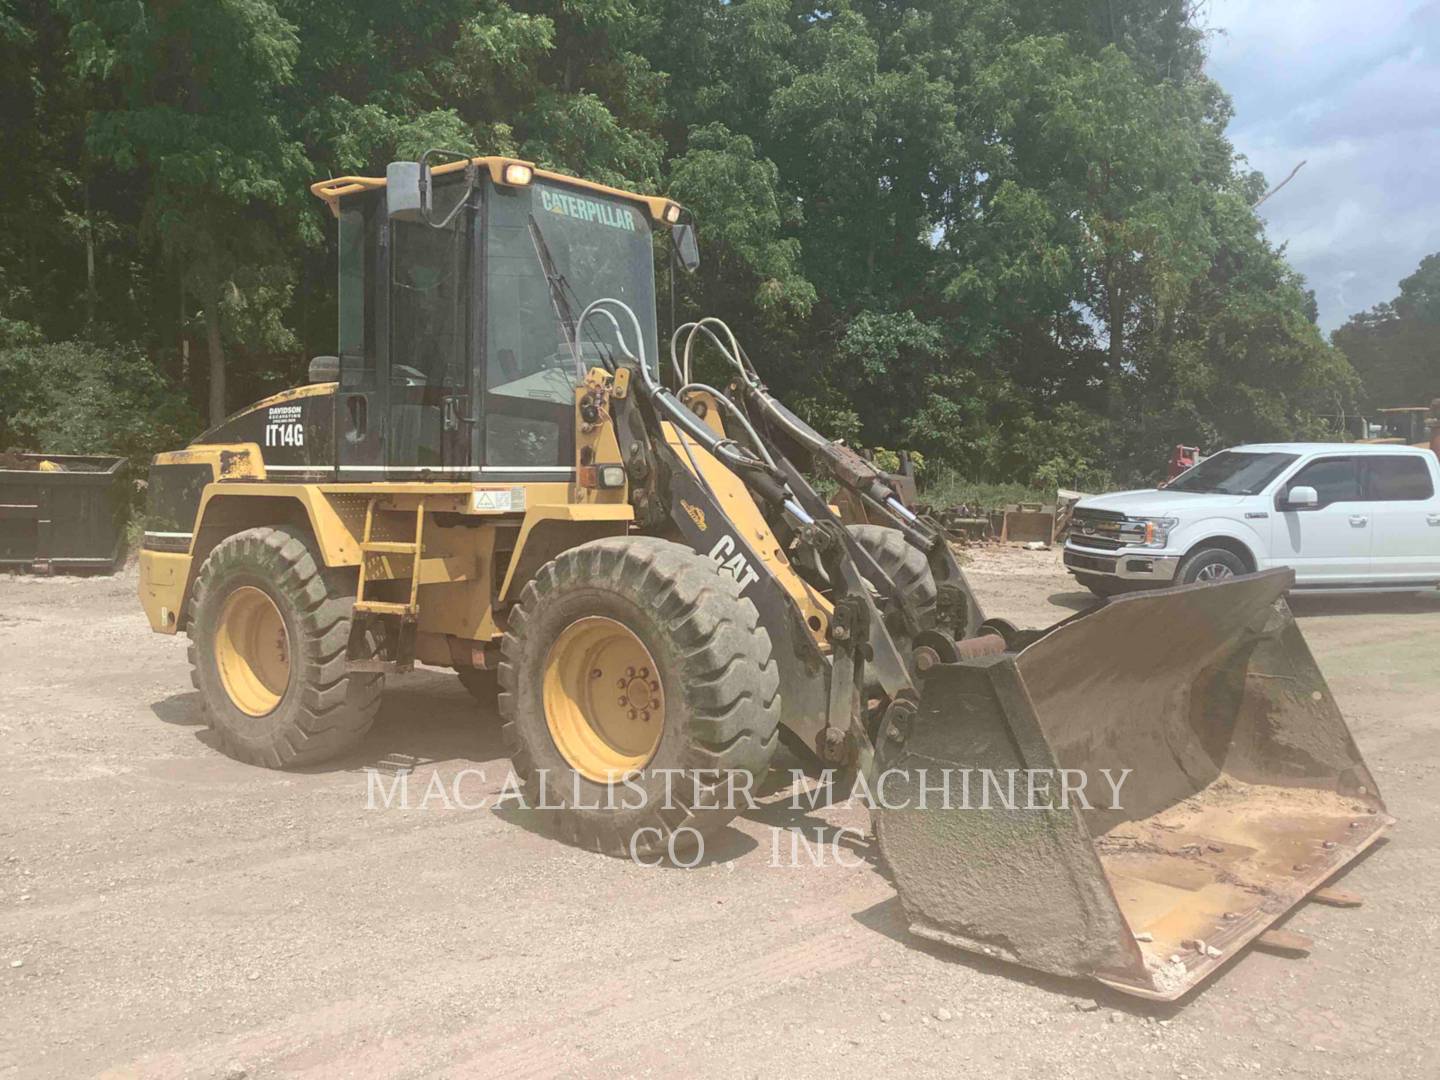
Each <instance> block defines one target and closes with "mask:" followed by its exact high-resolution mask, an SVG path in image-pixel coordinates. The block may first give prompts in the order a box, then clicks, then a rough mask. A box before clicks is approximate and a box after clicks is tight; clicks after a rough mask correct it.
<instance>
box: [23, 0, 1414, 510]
mask: <svg viewBox="0 0 1440 1080" xmlns="http://www.w3.org/2000/svg"><path fill="white" fill-rule="evenodd" d="M0 60H3V61H5V63H4V66H3V68H0V105H3V107H4V110H5V112H4V115H5V117H6V124H7V128H9V129H13V131H14V135H15V143H14V145H15V146H16V148H17V152H16V153H14V154H13V155H12V158H13V165H14V169H15V170H16V174H15V175H16V177H17V181H16V182H14V183H11V184H8V185H6V188H5V190H4V191H0V215H3V217H4V220H5V222H6V226H7V227H6V228H5V229H4V230H3V231H0V348H3V347H4V346H5V344H6V342H7V341H9V342H24V341H31V342H33V341H34V340H36V339H37V338H44V339H49V340H59V339H68V338H76V337H80V338H84V339H86V340H88V341H108V340H119V341H135V342H137V343H138V344H139V346H140V348H141V350H142V351H143V352H144V353H145V355H146V356H147V357H148V358H149V360H150V362H151V364H152V365H153V367H154V368H155V370H157V371H159V372H160V373H162V375H163V376H164V377H166V378H168V379H169V380H171V381H172V382H173V383H174V384H175V385H178V386H180V387H181V388H182V390H183V393H184V395H186V396H187V397H188V399H189V400H190V401H191V402H192V403H193V404H194V405H195V406H197V407H198V406H199V405H201V403H203V402H206V401H207V400H209V401H210V402H211V406H210V411H211V413H212V414H213V413H214V412H216V411H217V409H222V408H223V407H224V406H225V405H228V406H230V407H232V408H233V407H235V406H237V405H239V404H242V403H243V402H244V401H245V400H248V399H250V398H253V397H254V396H256V395H257V394H258V393H260V392H262V391H264V390H266V389H271V388H274V387H276V386H279V385H284V384H285V383H287V382H290V381H293V380H295V379H297V378H298V377H299V376H300V373H301V372H302V371H303V369H304V363H305V359H306V357H307V356H308V355H310V354H314V353H317V352H328V351H332V350H333V348H334V333H335V306H334V304H335V302H334V288H333V281H334V254H333V244H334V238H333V235H332V232H333V225H332V223H331V222H330V221H329V219H328V217H327V216H326V215H325V213H324V211H323V209H322V207H321V206H320V205H319V204H318V202H317V201H316V200H314V199H311V198H310V197H309V195H308V193H307V192H306V190H305V188H306V185H307V184H308V182H309V181H311V180H313V179H315V178H319V177H324V176H335V175H343V174H347V173H356V172H372V173H373V172H378V171H380V170H382V169H383V167H384V164H385V162H386V161H387V160H390V159H392V158H397V157H413V156H415V155H417V154H418V153H420V152H421V151H423V150H425V149H428V148H430V147H434V146H441V147H447V148H454V149H460V150H465V151H475V152H497V153H508V154H517V155H521V156H523V157H526V158H529V159H532V160H534V161H536V162H538V163H540V164H541V165H543V166H548V167H551V168H555V169H559V170H561V171H567V172H571V173H575V174H578V175H584V176H588V177H591V178H594V179H597V180H600V181H603V182H608V183H612V184H617V185H625V186H629V187H632V188H636V189H639V190H643V191H662V192H666V193H668V194H670V195H671V196H672V197H674V198H677V199H678V200H680V201H681V202H683V203H684V204H685V205H687V206H688V207H690V208H691V209H692V210H693V211H694V213H695V215H696V219H697V221H698V224H699V230H700V238H701V243H702V246H703V248H704V261H703V264H702V267H701V270H700V272H699V273H698V274H697V275H695V276H694V277H691V278H684V279H682V280H681V281H679V282H677V293H678V295H677V297H676V303H677V311H678V312H679V313H680V314H681V315H682V316H683V315H684V314H686V313H687V312H688V313H699V312H702V311H703V312H706V313H713V314H718V315H720V316H721V317H723V318H725V319H726V320H727V321H729V322H730V323H731V325H732V326H734V327H735V329H736V331H737V332H738V333H739V334H740V335H741V337H742V340H744V341H745V343H746V345H747V348H748V350H749V352H750V353H751V354H752V356H754V357H755V359H756V360H757V363H759V364H760V366H761V367H762V369H763V370H764V372H765V373H766V376H767V378H768V379H769V380H770V381H771V383H772V385H774V387H775V388H776V389H777V391H778V392H779V393H780V394H781V395H782V396H784V397H785V398H786V399H788V400H789V401H791V403H792V404H793V405H794V406H795V407H796V408H797V409H799V410H800V411H801V412H802V413H804V414H806V415H807V416H809V417H810V418H811V419H812V420H813V421H814V422H816V423H817V424H819V425H820V426H821V427H822V428H825V429H826V430H828V431H830V432H831V433H832V434H835V435H837V436H843V437H845V438H847V439H850V440H853V441H856V442H859V443H862V444H865V445H871V446H889V447H895V446H905V447H909V448H911V449H914V450H917V451H920V452H923V453H924V454H925V455H926V456H927V457H928V458H929V459H930V460H931V461H932V462H934V463H936V465H937V466H942V465H943V466H945V467H947V468H951V469H959V470H961V471H963V472H964V473H966V474H967V475H969V476H971V477H972V478H975V479H980V480H1009V479H1017V478H1018V479H1022V480H1025V481H1036V482H1040V483H1054V482H1061V481H1064V482H1074V481H1075V480H1077V479H1079V478H1081V477H1084V476H1092V477H1093V476H1100V475H1104V474H1109V473H1114V474H1116V475H1119V476H1130V475H1132V474H1133V475H1137V476H1148V475H1151V474H1153V473H1154V472H1155V470H1156V469H1157V468H1158V467H1159V466H1160V463H1161V462H1162V461H1163V459H1164V456H1165V451H1166V449H1167V448H1168V446H1169V445H1170V444H1173V443H1175V442H1186V443H1197V442H1198V443H1201V444H1204V445H1206V446H1209V447H1218V446H1220V445H1223V444H1226V443H1233V442H1237V441H1241V440H1244V439H1256V438H1278V437H1284V436H1292V435H1294V436H1298V435H1307V434H1316V433H1320V432H1322V431H1323V430H1324V428H1325V425H1326V423H1327V422H1328V420H1327V418H1330V417H1333V416H1335V415H1337V414H1339V413H1343V412H1345V411H1346V410H1347V409H1348V408H1350V407H1351V406H1352V404H1353V399H1354V397H1355V395H1356V393H1357V384H1356V381H1355V379H1354V376H1353V373H1352V372H1351V370H1350V367H1349V364H1348V363H1347V361H1346V359H1345V356H1344V355H1342V354H1341V353H1340V352H1338V351H1337V350H1336V349H1334V348H1332V347H1331V346H1330V345H1329V344H1327V343H1326V342H1325V341H1323V340H1322V339H1321V337H1320V335H1319V333H1318V331H1317V330H1316V328H1315V326H1314V323H1313V304H1312V303H1311V301H1310V300H1309V298H1308V297H1307V295H1306V293H1305V291H1304V288H1303V282H1302V281H1301V280H1300V279H1299V278H1298V276H1297V275H1296V274H1295V273H1294V271H1293V270H1291V269H1290V268H1289V267H1288V265H1287V264H1286V263H1285V260H1284V257H1283V253H1282V252H1280V251H1277V250H1276V249H1275V247H1274V246H1273V245H1271V244H1270V243H1269V242H1268V240H1267V239H1266V237H1265V235H1264V232H1263V230H1262V227H1261V225H1260V222H1259V220H1258V219H1257V217H1256V216H1255V214H1254V212H1253V211H1252V209H1251V206H1252V204H1253V202H1254V201H1255V199H1256V198H1258V196H1259V194H1260V193H1261V191H1262V190H1263V179H1262V178H1260V177H1258V176H1257V175H1255V174H1251V173H1249V172H1247V171H1246V170H1245V168H1244V167H1243V162H1242V161H1240V160H1239V159H1237V157H1236V155H1235V153H1234V151H1233V149H1232V147H1231V145H1230V143H1229V142H1228V140H1227V139H1226V136H1225V127H1226V124H1227V123H1228V121H1229V118H1230V105H1229V101H1228V99H1227V98H1226V96H1225V94H1224V93H1223V91H1222V90H1221V89H1220V88H1219V87H1218V86H1216V85H1215V84H1214V83H1213V82H1212V81H1211V80H1210V79H1208V78H1207V77H1206V76H1205V74H1204V70H1203V62H1204V50H1203V36H1202V34H1201V33H1200V31H1198V30H1197V29H1196V27H1195V26H1194V23H1193V21H1192V18H1191V10H1190V7H1189V4H1188V2H1187V0H1126V2H1125V3H1120V2H1118V0H1103V2H1102V0H1064V2H1062V0H1034V2H1026V3H1020V4H1017V3H1015V2H1014V0H910V2H905V3H895V2H892V0H824V2H820V3H815V2H814V0H809V2H806V3H797V2H794V0H512V2H508V3H507V2H502V0H429V2H427V3H425V4H396V3H394V2H393V0H389V2H381V0H346V2H343V3H342V2H338V0H304V2H300V0H225V2H224V3H199V2H198V0H160V2H155V3H149V4H137V3H134V2H133V0H56V2H55V3H48V2H44V0H0ZM92 268H93V269H92ZM662 269H663V267H662ZM1437 273H1440V272H1437ZM665 295H666V293H665V291H664V289H663V288H662V290H661V296H662V297H665ZM664 303H665V301H664V300H663V299H662V307H663V305H664ZM1377 310H1378V309H1377ZM667 315H668V312H667V311H664V310H662V321H663V320H664V318H665V317H666V316H667ZM1385 318H1386V319H1389V318H1390V316H1389V315H1386V316H1385ZM1382 321H1383V320H1382ZM1387 332H1388V331H1387ZM1346 351H1347V352H1349V353H1350V355H1351V356H1354V355H1356V354H1355V353H1354V352H1351V350H1350V349H1349V348H1348V347H1347V350H1346ZM205 355H208V356H209V358H210V361H211V362H210V363H209V364H205V363H201V362H200V358H201V357H202V356H205ZM118 363H119V361H118V360H117V364H118ZM227 372H228V387H227V385H226V382H225V378H226V374H227ZM5 409H6V404H5V403H4V402H3V401H0V420H3V414H4V412H5Z"/></svg>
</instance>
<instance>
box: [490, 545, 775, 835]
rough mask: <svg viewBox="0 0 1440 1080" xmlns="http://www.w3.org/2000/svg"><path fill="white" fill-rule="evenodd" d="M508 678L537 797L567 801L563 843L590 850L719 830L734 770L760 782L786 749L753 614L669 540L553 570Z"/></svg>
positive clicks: (510, 733)
mask: <svg viewBox="0 0 1440 1080" xmlns="http://www.w3.org/2000/svg"><path fill="white" fill-rule="evenodd" d="M498 675H499V683H500V696H499V709H500V716H501V719H502V720H503V723H504V733H505V738H506V742H507V743H508V745H509V748H510V756H511V761H512V764H513V766H514V769H515V772H516V774H517V775H518V776H519V777H520V779H521V780H522V782H523V784H524V787H525V796H526V802H527V804H528V805H530V806H542V805H543V806H546V807H548V808H554V807H556V806H557V805H558V806H559V807H560V809H558V810H557V811H556V817H555V820H556V822H557V824H558V828H559V832H560V833H561V835H562V836H563V837H564V838H565V839H567V840H569V841H570V842H571V843H574V844H577V845H579V846H581V847H585V848H589V849H591V850H596V851H603V852H605V853H607V854H610V855H626V854H638V853H640V852H642V851H647V852H648V851H652V850H655V849H657V848H663V847H665V846H666V845H667V844H668V843H669V842H670V838H671V837H672V836H673V835H674V834H675V833H676V832H677V830H680V829H682V828H689V829H693V830H696V831H699V832H704V831H708V830H714V829H718V828H720V827H721V826H723V825H724V824H725V823H726V822H728V821H729V820H730V819H731V818H732V817H733V816H734V814H735V812H736V810H737V809H739V807H735V806H732V805H730V803H731V800H730V799H729V798H728V797H727V794H728V793H727V783H726V781H727V777H728V778H729V785H730V789H731V790H741V788H742V786H743V785H744V784H751V785H753V784H754V783H755V782H756V781H757V780H758V778H761V777H763V776H764V775H765V772H766V770H767V769H768V768H769V764H770V758H771V756H772V754H773V753H774V751H775V746H776V742H777V739H778V728H779V720H780V694H779V674H778V670H777V666H776V663H775V661H774V659H773V658H772V657H771V655H770V637H769V635H768V634H767V633H766V632H765V630H764V628H762V627H761V626H760V625H759V617H758V614H757V612H756V610H755V605H754V604H753V603H751V602H750V601H749V600H747V599H742V598H741V596H740V589H739V586H738V584H737V583H736V582H735V581H734V579H733V578H731V577H730V576H729V575H727V574H722V573H720V572H719V570H718V568H717V567H716V565H715V564H714V563H712V562H711V561H710V560H708V559H705V558H703V557H701V556H700V555H697V554H695V553H694V552H693V551H691V550H690V549H688V548H684V547H681V546H680V545H678V544H674V543H671V542H669V541H666V540H660V539H657V538H654V537H617V538H610V539H605V540H596V541H593V542H591V543H588V544H584V545H581V546H580V547H577V548H573V549H571V550H569V551H566V552H564V553H562V554H560V555H559V556H557V557H556V558H554V559H552V560H551V561H550V562H548V563H546V564H545V565H544V566H543V567H541V568H540V571H539V572H538V573H537V574H536V576H535V579H534V580H533V581H531V582H530V583H529V584H527V585H526V586H525V589H524V591H523V593H522V594H521V596H520V601H519V603H518V604H517V605H516V606H515V608H514V610H513V611H512V612H511V613H510V618H509V629H508V630H507V632H506V634H505V637H504V640H503V642H502V644H501V661H500V665H499V668H498ZM742 777H748V779H746V780H743V782H742ZM717 781H718V783H717ZM702 800H703V801H704V805H703V806H702V805H700V803H701V801H702Z"/></svg>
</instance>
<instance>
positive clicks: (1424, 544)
mask: <svg viewBox="0 0 1440 1080" xmlns="http://www.w3.org/2000/svg"><path fill="white" fill-rule="evenodd" d="M1362 467H1363V470H1364V475H1365V487H1366V495H1367V496H1368V500H1369V506H1370V513H1371V515H1372V520H1373V525H1372V528H1373V530H1374V535H1375V541H1374V549H1373V551H1372V557H1373V561H1374V572H1373V576H1374V578H1375V579H1376V580H1377V581H1389V582H1395V583H1399V582H1408V581H1422V582H1433V581H1437V580H1440V498H1437V496H1436V492H1435V481H1434V477H1433V475H1432V473H1431V466H1430V465H1429V463H1428V462H1427V461H1426V460H1425V458H1424V457H1423V456H1421V455H1419V454H1376V455H1373V456H1367V457H1366V458H1365V459H1364V461H1363V466H1362Z"/></svg>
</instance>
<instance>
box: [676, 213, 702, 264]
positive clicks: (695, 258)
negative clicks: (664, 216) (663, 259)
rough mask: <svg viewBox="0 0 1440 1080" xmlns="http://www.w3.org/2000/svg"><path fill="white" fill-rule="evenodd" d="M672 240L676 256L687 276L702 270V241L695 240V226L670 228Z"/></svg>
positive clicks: (685, 225)
mask: <svg viewBox="0 0 1440 1080" xmlns="http://www.w3.org/2000/svg"><path fill="white" fill-rule="evenodd" d="M670 239H671V240H672V241H673V242H674V244H675V255H676V257H677V258H678V259H679V260H680V267H681V269H683V270H684V271H685V272H686V273H687V274H693V273H694V272H695V271H696V270H698V269H700V241H699V240H697V239H696V238H695V226H694V225H692V224H690V222H688V221H687V222H684V223H683V224H680V225H672V226H671V227H670Z"/></svg>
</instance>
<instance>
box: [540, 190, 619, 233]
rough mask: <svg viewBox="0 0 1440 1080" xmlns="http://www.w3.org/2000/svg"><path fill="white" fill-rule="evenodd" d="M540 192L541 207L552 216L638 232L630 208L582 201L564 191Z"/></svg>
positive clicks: (586, 200)
mask: <svg viewBox="0 0 1440 1080" xmlns="http://www.w3.org/2000/svg"><path fill="white" fill-rule="evenodd" d="M539 190H540V205H541V206H542V207H544V208H545V209H546V210H548V211H550V213H552V214H559V215H560V216H561V217H572V218H579V219H580V220H581V221H591V222H595V223H596V224H599V225H608V226H610V228H612V229H620V230H622V231H623V232H636V231H638V230H637V229H636V228H635V215H634V214H633V213H631V211H630V209H629V208H628V207H625V206H613V205H611V204H610V203H603V202H597V201H596V200H594V199H582V198H581V197H580V196H579V195H567V194H566V193H565V192H563V191H551V190H550V189H549V188H540V189H539Z"/></svg>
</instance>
